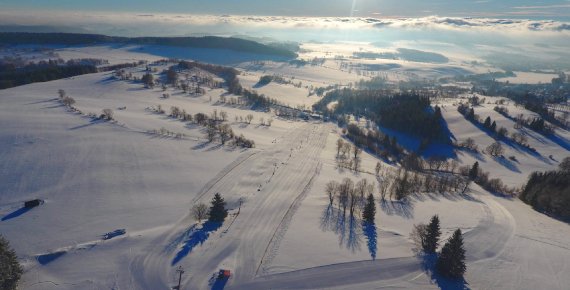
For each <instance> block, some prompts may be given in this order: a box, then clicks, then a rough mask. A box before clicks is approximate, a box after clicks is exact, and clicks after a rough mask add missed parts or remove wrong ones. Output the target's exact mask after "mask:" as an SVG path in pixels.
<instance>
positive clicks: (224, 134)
mask: <svg viewBox="0 0 570 290" xmlns="http://www.w3.org/2000/svg"><path fill="white" fill-rule="evenodd" d="M218 134H219V135H220V141H221V142H222V144H226V141H228V140H229V139H230V138H232V137H233V135H234V132H233V130H232V127H230V125H228V124H221V125H220V126H218Z"/></svg>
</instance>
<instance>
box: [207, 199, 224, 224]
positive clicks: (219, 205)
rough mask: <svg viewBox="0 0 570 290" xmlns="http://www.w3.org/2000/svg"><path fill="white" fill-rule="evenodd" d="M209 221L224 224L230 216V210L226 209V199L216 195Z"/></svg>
mask: <svg viewBox="0 0 570 290" xmlns="http://www.w3.org/2000/svg"><path fill="white" fill-rule="evenodd" d="M209 216H210V217H209V219H208V220H209V221H211V222H220V223H221V222H224V220H225V219H226V217H227V216H228V210H227V209H226V202H225V201H224V198H223V197H222V196H221V195H220V194H219V193H216V194H215V195H214V198H212V206H210V213H209Z"/></svg>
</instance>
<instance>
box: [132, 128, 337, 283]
mask: <svg viewBox="0 0 570 290" xmlns="http://www.w3.org/2000/svg"><path fill="white" fill-rule="evenodd" d="M329 131H330V130H329V128H328V126H327V125H325V124H315V123H308V124H306V125H304V126H302V127H300V128H296V129H293V130H292V131H291V132H290V133H289V134H288V135H287V136H284V137H283V138H281V140H280V142H278V143H277V144H276V145H275V146H274V147H273V148H270V149H267V150H264V151H260V152H258V153H256V154H254V155H251V156H249V157H247V158H245V159H242V160H240V161H239V162H236V163H237V164H236V163H234V164H231V165H229V166H228V167H227V170H223V171H222V172H221V173H220V174H218V176H217V177H216V178H214V179H213V181H212V182H210V183H209V184H208V185H206V187H205V188H204V190H203V192H201V193H200V194H199V195H198V198H197V199H198V200H195V202H196V201H199V202H204V203H208V202H209V200H210V198H211V197H212V196H213V195H214V194H215V193H217V192H219V193H221V194H222V195H223V196H224V198H225V199H226V201H227V202H228V205H229V207H230V208H231V207H232V205H236V204H237V201H238V199H240V198H244V199H245V202H244V203H243V205H242V208H241V212H240V214H239V215H238V216H237V217H236V219H235V221H232V219H231V217H229V218H228V219H227V221H226V223H225V224H224V225H223V226H222V228H220V229H218V230H217V231H215V232H212V233H211V234H210V236H209V238H208V240H207V241H205V242H204V243H203V244H202V245H201V246H197V247H195V248H194V249H192V251H191V252H190V253H189V254H188V255H187V256H185V257H184V258H182V259H181V260H180V262H179V263H178V264H176V265H175V266H178V265H181V266H183V267H184V268H185V269H187V273H188V275H185V277H183V285H184V289H206V288H209V287H210V285H208V283H209V281H208V280H209V278H210V277H211V276H212V274H213V273H215V272H216V271H217V270H218V269H219V268H222V267H224V268H229V269H231V270H232V272H233V276H232V278H231V279H230V281H229V282H228V286H232V285H239V284H243V283H246V282H250V281H251V280H252V279H254V277H255V273H256V270H257V268H258V267H259V264H260V263H261V261H262V259H263V257H264V255H265V252H266V249H267V248H268V245H269V244H270V242H273V243H276V242H278V241H276V240H272V237H274V236H276V237H277V238H279V236H278V235H275V233H276V231H277V230H278V228H279V227H280V225H282V226H283V224H282V221H283V220H284V219H286V215H287V213H288V212H289V210H290V208H291V207H292V205H293V204H294V203H295V201H296V200H298V198H299V196H301V195H302V193H303V192H305V191H306V188H307V186H308V185H309V184H310V181H311V180H312V179H313V177H314V176H315V175H316V174H317V172H318V171H317V168H318V166H319V164H320V162H319V159H320V154H321V151H322V150H323V149H324V147H325V144H326V139H327V136H328V134H329ZM258 189H259V191H258ZM192 222H193V221H192V220H191V218H190V217H189V216H187V217H185V218H183V219H182V220H181V221H180V222H179V223H178V224H177V225H176V226H175V227H174V228H173V229H172V231H171V232H170V234H169V235H168V236H167V237H166V238H162V239H158V240H156V241H155V243H153V246H152V248H150V249H148V252H146V253H143V254H142V255H140V256H139V257H137V258H136V259H135V260H133V261H132V263H131V273H132V274H133V275H135V276H137V279H135V280H137V281H138V284H139V287H141V288H144V289H162V288H164V287H169V286H172V285H169V284H170V283H171V276H172V272H173V270H174V267H171V262H172V257H173V256H174V255H175V254H176V252H177V249H175V250H174V251H172V249H171V247H168V246H169V245H171V244H172V242H173V241H175V242H176V241H179V240H180V237H181V236H183V235H184V232H185V231H186V230H187V229H188V227H190V226H191V224H192ZM230 222H231V223H232V226H231V228H230V229H229V230H227V231H225V229H227V227H228V225H229V224H230ZM182 240H183V239H182Z"/></svg>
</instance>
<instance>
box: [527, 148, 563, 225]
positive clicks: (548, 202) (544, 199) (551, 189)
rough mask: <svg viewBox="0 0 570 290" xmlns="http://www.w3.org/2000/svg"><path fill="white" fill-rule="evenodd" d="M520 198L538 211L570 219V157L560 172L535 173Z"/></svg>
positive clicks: (559, 169)
mask: <svg viewBox="0 0 570 290" xmlns="http://www.w3.org/2000/svg"><path fill="white" fill-rule="evenodd" d="M519 198H520V199H521V200H522V201H524V202H525V203H527V204H530V205H531V206H532V207H533V208H534V209H536V210H539V211H542V212H546V213H549V214H554V215H557V216H560V217H562V218H570V157H566V158H564V160H562V162H560V164H559V165H558V170H554V171H546V172H533V173H532V174H531V175H530V176H529V178H528V181H527V182H526V185H525V186H524V188H523V190H522V192H521V194H520V195H519Z"/></svg>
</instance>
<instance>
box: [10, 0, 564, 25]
mask: <svg viewBox="0 0 570 290" xmlns="http://www.w3.org/2000/svg"><path fill="white" fill-rule="evenodd" d="M0 8H1V9H3V10H6V9H9V10H28V11H36V12H41V11H47V10H71V11H82V12H87V11H113V12H147V13H191V14H232V15H279V16H361V17H385V18H390V17H421V16H429V15H439V16H457V17H491V18H528V19H554V20H568V19H570V0H544V1H529V0H433V1H425V0H288V1H282V0H97V1H91V0H89V1H86V0H0Z"/></svg>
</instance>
